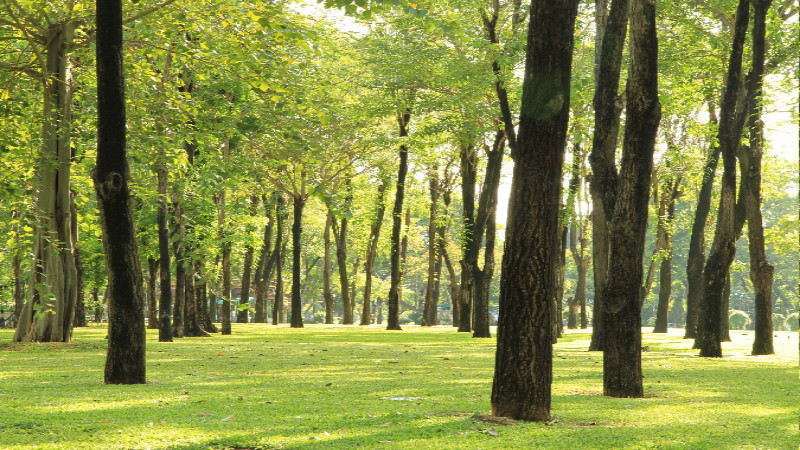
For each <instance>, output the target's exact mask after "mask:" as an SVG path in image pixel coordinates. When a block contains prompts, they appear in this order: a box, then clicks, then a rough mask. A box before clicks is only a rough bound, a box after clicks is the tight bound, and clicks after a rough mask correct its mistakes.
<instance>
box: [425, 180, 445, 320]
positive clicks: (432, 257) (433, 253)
mask: <svg viewBox="0 0 800 450" xmlns="http://www.w3.org/2000/svg"><path fill="white" fill-rule="evenodd" d="M438 172H439V168H438V167H437V166H435V165H434V166H433V168H432V169H431V174H430V180H429V182H428V184H429V191H430V192H429V193H430V198H431V205H430V212H429V214H428V217H429V221H428V283H427V286H426V288H425V304H424V306H423V310H422V326H424V327H430V326H433V325H436V311H437V309H438V305H437V303H436V302H437V300H438V299H436V298H435V297H434V291H435V290H436V283H437V281H438V280H437V279H436V261H438V260H439V257H440V256H441V255H439V253H438V251H439V242H438V238H437V234H436V229H437V228H436V221H437V220H438V214H437V212H438V209H439V173H438Z"/></svg>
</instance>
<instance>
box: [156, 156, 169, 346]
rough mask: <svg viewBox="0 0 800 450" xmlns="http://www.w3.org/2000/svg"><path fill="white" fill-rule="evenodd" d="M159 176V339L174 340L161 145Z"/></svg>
mask: <svg viewBox="0 0 800 450" xmlns="http://www.w3.org/2000/svg"><path fill="white" fill-rule="evenodd" d="M158 154H159V160H158V168H157V171H156V176H157V178H158V213H157V223H158V264H159V272H158V282H159V297H158V341H159V342H172V320H171V319H172V280H171V273H170V256H169V229H168V228H167V167H166V166H167V162H166V152H165V150H164V148H163V147H161V146H160V147H159V151H158Z"/></svg>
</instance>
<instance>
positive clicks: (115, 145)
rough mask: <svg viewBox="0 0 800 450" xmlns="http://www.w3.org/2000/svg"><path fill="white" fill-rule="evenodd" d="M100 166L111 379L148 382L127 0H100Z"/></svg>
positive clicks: (96, 171) (96, 178) (97, 172)
mask: <svg viewBox="0 0 800 450" xmlns="http://www.w3.org/2000/svg"><path fill="white" fill-rule="evenodd" d="M96 46H97V116H98V120H97V166H96V167H95V169H94V170H93V172H92V178H93V179H94V187H95V193H96V194H97V206H98V209H99V211H100V224H101V227H102V230H103V249H104V250H105V254H106V270H107V272H108V290H107V292H108V293H109V294H110V297H111V298H110V299H109V320H108V353H107V357H106V366H105V382H106V384H141V383H145V381H146V376H145V328H144V302H145V299H144V291H143V286H142V270H141V267H140V263H139V249H138V247H137V242H136V232H135V230H134V227H133V203H132V201H131V196H130V191H129V188H128V183H129V179H130V169H129V167H128V161H127V152H126V149H125V80H124V78H123V71H122V70H123V69H122V1H121V0H98V1H97V43H96Z"/></svg>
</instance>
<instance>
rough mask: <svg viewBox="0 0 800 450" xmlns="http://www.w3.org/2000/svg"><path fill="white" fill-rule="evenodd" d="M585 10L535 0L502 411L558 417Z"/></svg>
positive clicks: (500, 352)
mask: <svg viewBox="0 0 800 450" xmlns="http://www.w3.org/2000/svg"><path fill="white" fill-rule="evenodd" d="M577 7H578V2H577V0H554V1H548V2H544V1H538V0H534V1H532V2H531V10H530V25H529V30H528V45H527V57H526V64H525V77H524V80H525V82H524V84H523V92H522V110H521V113H520V125H519V136H518V139H517V149H516V151H515V152H514V153H515V154H514V158H515V161H514V162H515V164H514V174H513V179H512V186H511V197H510V199H509V208H508V210H509V215H508V225H507V229H506V247H505V253H504V255H503V270H502V272H501V283H500V320H499V324H498V331H497V353H496V355H495V373H494V381H493V384H492V414H494V415H496V416H507V417H512V418H515V419H522V420H535V421H545V420H549V419H550V384H551V380H552V362H553V361H552V356H553V354H552V350H553V348H552V337H551V334H552V331H553V328H552V326H551V323H552V311H551V310H552V306H553V297H554V296H555V288H556V282H557V280H556V273H555V270H554V269H555V266H556V264H557V261H558V252H557V248H558V237H559V236H558V232H559V217H558V216H559V212H560V198H561V166H562V164H563V160H564V147H565V145H566V133H567V122H568V120H569V91H570V74H571V64H572V49H573V36H574V27H575V17H576V14H577ZM534 249H535V251H534Z"/></svg>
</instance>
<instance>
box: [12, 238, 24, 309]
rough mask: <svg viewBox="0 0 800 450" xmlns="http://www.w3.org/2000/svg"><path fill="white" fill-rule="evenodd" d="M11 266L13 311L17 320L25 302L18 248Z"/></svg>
mask: <svg viewBox="0 0 800 450" xmlns="http://www.w3.org/2000/svg"><path fill="white" fill-rule="evenodd" d="M12 266H13V269H12V270H13V272H14V313H15V314H16V320H17V321H19V316H20V314H21V313H22V308H23V305H24V304H25V295H24V294H23V290H22V288H23V286H24V284H25V282H24V281H22V258H20V254H19V250H17V252H16V253H14V259H13V261H12Z"/></svg>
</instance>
